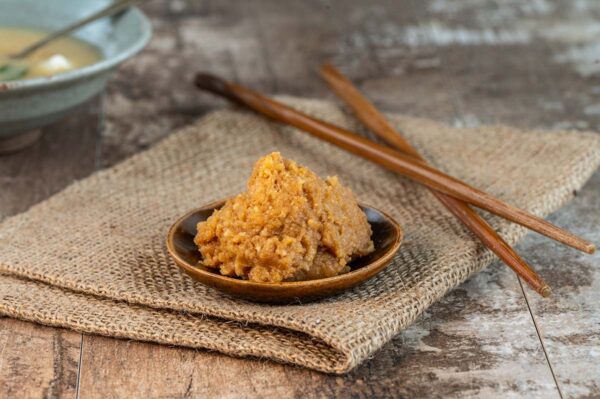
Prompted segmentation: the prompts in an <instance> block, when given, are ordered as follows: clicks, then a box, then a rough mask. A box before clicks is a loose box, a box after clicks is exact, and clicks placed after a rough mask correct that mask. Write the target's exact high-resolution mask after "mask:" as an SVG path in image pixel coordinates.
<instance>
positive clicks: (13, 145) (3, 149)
mask: <svg viewBox="0 0 600 399" xmlns="http://www.w3.org/2000/svg"><path fill="white" fill-rule="evenodd" d="M40 137H42V129H33V130H29V131H27V132H24V133H19V134H17V135H15V136H10V137H6V138H0V155H5V154H10V153H12V152H16V151H20V150H22V149H24V148H26V147H29V146H30V145H32V144H33V143H35V142H36V141H38V139H39V138H40Z"/></svg>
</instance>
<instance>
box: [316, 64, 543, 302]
mask: <svg viewBox="0 0 600 399" xmlns="http://www.w3.org/2000/svg"><path fill="white" fill-rule="evenodd" d="M320 75H321V77H322V78H323V79H324V80H325V81H326V82H327V83H328V84H329V86H330V87H331V89H332V90H333V91H334V92H335V93H336V94H337V95H338V97H340V98H341V99H342V100H343V101H344V102H345V103H346V104H347V105H348V106H349V107H350V108H351V109H352V111H354V114H355V115H356V117H357V118H358V119H359V120H360V121H361V122H363V123H364V124H365V125H366V126H367V127H368V128H369V129H370V130H371V131H372V132H373V133H375V134H377V135H378V136H379V137H381V138H382V139H383V140H385V141H386V142H387V143H388V144H389V145H391V146H393V147H395V148H397V149H398V150H400V151H402V152H404V153H406V154H408V155H411V156H413V157H415V158H418V159H420V160H422V161H424V159H423V157H422V156H421V155H420V154H419V153H418V152H417V150H416V149H415V148H414V147H413V146H412V145H411V144H410V143H409V142H408V141H407V140H406V139H405V138H404V137H403V136H402V135H401V134H400V132H399V131H398V130H396V129H394V127H393V126H392V125H391V124H390V123H389V122H388V120H387V119H386V117H385V116H384V115H383V114H382V113H381V112H379V111H378V110H377V108H376V107H375V106H374V105H373V104H372V103H371V102H370V101H369V100H368V99H367V98H366V97H365V96H364V95H363V94H362V93H361V92H360V91H359V90H358V88H356V87H355V86H354V85H353V84H352V82H351V81H350V80H349V79H348V78H346V77H345V76H344V75H343V74H342V73H341V72H340V71H339V70H338V69H337V68H336V67H335V66H333V65H332V64H323V66H322V67H321V69H320ZM432 193H433V195H434V196H435V197H436V198H437V199H438V200H439V201H440V202H441V203H442V204H443V205H444V206H445V207H446V208H447V209H448V210H449V211H450V212H451V213H452V214H453V215H454V216H456V218H457V219H458V220H460V221H461V222H462V223H463V224H464V225H465V226H466V227H467V228H468V229H469V230H471V232H473V234H475V236H476V237H478V238H479V239H480V240H481V242H482V243H483V244H484V245H485V246H486V247H488V248H489V249H490V250H491V251H492V252H494V253H495V254H496V255H497V256H498V257H499V258H500V259H502V260H503V261H504V263H506V264H507V265H508V266H509V267H510V268H511V269H513V270H514V271H515V273H517V275H519V276H520V277H521V278H522V279H523V280H524V281H525V282H526V283H527V284H528V285H529V286H530V287H531V288H532V289H533V290H535V291H536V292H537V293H539V294H540V295H542V296H543V297H547V296H549V295H550V293H551V290H550V287H549V286H548V285H547V284H546V283H545V282H544V280H542V278H541V277H540V276H539V275H538V274H537V273H536V272H535V271H534V270H533V269H532V268H531V267H530V266H529V265H528V264H527V263H525V261H524V260H523V259H522V258H521V257H520V256H519V255H518V254H517V253H516V252H515V250H514V249H513V248H512V247H511V246H510V245H509V244H508V243H507V242H506V241H504V240H503V239H502V237H500V236H499V235H498V233H496V231H495V230H494V229H493V228H492V227H491V226H490V225H489V224H488V223H487V222H486V221H485V220H484V219H483V218H482V217H481V216H479V214H478V213H477V212H475V211H474V210H473V209H471V207H470V206H469V205H468V204H466V203H464V202H462V201H459V200H457V199H455V198H452V197H449V196H447V195H446V194H443V193H440V192H438V191H432Z"/></svg>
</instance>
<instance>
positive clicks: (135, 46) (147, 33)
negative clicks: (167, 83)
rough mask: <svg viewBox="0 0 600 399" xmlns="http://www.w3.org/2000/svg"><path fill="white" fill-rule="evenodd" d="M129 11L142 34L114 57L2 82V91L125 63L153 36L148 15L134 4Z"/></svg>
mask: <svg viewBox="0 0 600 399" xmlns="http://www.w3.org/2000/svg"><path fill="white" fill-rule="evenodd" d="M127 12H128V13H132V15H133V16H134V18H136V19H137V20H138V22H139V26H140V30H141V32H142V34H141V35H140V36H139V37H138V38H137V39H136V40H134V42H133V43H132V44H131V45H130V46H129V47H127V48H126V49H125V50H123V51H122V52H120V53H118V54H117V55H115V56H114V57H109V58H102V59H100V60H99V61H98V62H95V63H93V64H91V65H87V66H84V67H81V68H77V69H74V70H72V71H69V72H64V73H60V74H57V75H52V76H40V77H37V78H32V79H21V80H13V81H9V82H2V83H0V93H2V92H7V93H14V92H17V91H22V90H27V89H37V88H42V87H52V86H55V85H59V84H62V83H66V82H71V81H75V80H79V79H85V78H88V77H91V76H94V75H97V74H99V73H102V72H104V71H107V70H109V69H111V68H113V67H115V66H117V65H119V64H121V63H123V62H124V61H126V60H127V59H128V58H131V57H132V56H134V55H135V54H137V53H138V52H140V51H141V50H142V49H143V48H144V47H145V46H146V45H147V44H148V42H149V41H150V38H151V37H152V24H151V23H150V21H149V20H148V17H146V15H145V14H144V13H143V12H142V11H141V10H140V9H139V8H138V7H133V6H132V7H130V8H129V10H128V11H127Z"/></svg>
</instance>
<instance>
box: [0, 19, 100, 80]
mask: <svg viewBox="0 0 600 399" xmlns="http://www.w3.org/2000/svg"><path fill="white" fill-rule="evenodd" d="M46 35H47V32H43V31H38V30H32V29H24V28H12V27H0V66H2V64H4V62H3V59H5V58H6V57H7V56H9V55H10V54H14V53H17V52H19V51H20V50H22V49H24V48H25V47H27V46H28V45H30V44H32V43H33V42H35V41H37V40H39V39H41V38H43V37H44V36H46ZM101 58H102V54H101V53H100V51H99V50H98V49H97V48H96V47H94V46H92V45H90V44H88V43H85V42H83V41H81V40H78V39H75V38H72V37H64V38H61V39H58V40H56V41H53V42H51V43H49V44H47V45H46V46H44V47H42V48H40V49H39V50H37V51H35V52H33V53H32V54H31V55H29V56H28V57H27V58H25V59H24V60H23V62H24V63H25V65H26V66H27V70H26V72H25V73H24V75H23V76H21V77H20V79H30V78H35V77H40V76H52V75H56V74H59V73H63V72H68V71H71V70H74V69H77V68H81V67H84V66H86V65H91V64H93V63H95V62H97V61H98V60H100V59H101Z"/></svg>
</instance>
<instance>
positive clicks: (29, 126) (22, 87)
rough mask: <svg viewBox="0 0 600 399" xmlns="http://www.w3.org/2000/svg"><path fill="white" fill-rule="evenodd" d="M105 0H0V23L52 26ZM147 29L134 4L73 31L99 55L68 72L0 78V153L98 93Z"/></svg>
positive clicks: (147, 34) (142, 40)
mask: <svg viewBox="0 0 600 399" xmlns="http://www.w3.org/2000/svg"><path fill="white" fill-rule="evenodd" d="M108 3H110V1H108V0H77V1H73V0H52V1H40V0H0V10H2V11H1V12H0V26H5V27H20V28H31V29H37V30H45V31H52V30H55V29H58V28H62V27H64V26H65V25H67V24H69V23H71V22H73V21H75V20H77V19H80V18H82V17H85V16H88V15H90V14H92V13H93V12H94V11H97V10H99V9H100V8H102V7H105V6H106V5H107V4H108ZM151 34H152V28H151V27H150V23H149V22H148V20H147V19H146V17H145V16H144V15H143V14H142V13H141V12H140V11H139V10H138V9H136V8H131V9H129V10H127V11H125V12H124V13H122V14H120V15H117V16H113V17H107V18H103V19H101V20H98V21H96V22H93V23H91V24H90V25H88V26H85V27H83V28H81V29H79V30H78V31H76V32H75V33H74V34H73V36H74V37H76V38H77V39H80V40H83V41H85V42H87V43H90V44H92V45H94V46H96V47H97V48H98V49H99V50H100V51H101V53H102V55H103V58H102V59H101V60H100V61H98V62H97V63H95V64H92V65H89V66H86V67H83V68H79V69H76V70H74V71H71V72H66V73H63V74H59V75H55V76H51V77H42V78H34V79H27V80H16V81H11V82H3V83H0V152H7V151H11V150H15V149H17V148H18V147H22V146H24V145H26V144H28V142H30V141H32V139H35V138H36V137H38V136H39V132H40V131H39V128H41V127H43V126H45V125H48V124H50V123H53V122H56V121H57V120H59V119H61V118H62V117H64V116H66V115H67V114H69V112H71V111H72V110H73V109H74V108H75V107H77V106H78V105H80V104H82V103H83V102H85V101H86V100H88V99H90V98H91V97H93V96H94V95H96V94H98V93H100V92H101V91H102V90H104V88H105V87H106V82H107V81H108V78H109V76H110V73H111V72H112V71H113V70H115V68H116V67H117V66H118V65H119V64H121V63H122V62H124V61H125V60H127V59H128V58H130V57H132V56H133V55H135V54H136V53H138V52H139V51H140V50H141V49H142V48H144V46H145V45H146V44H147V43H148V41H149V39H150V36H151Z"/></svg>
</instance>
